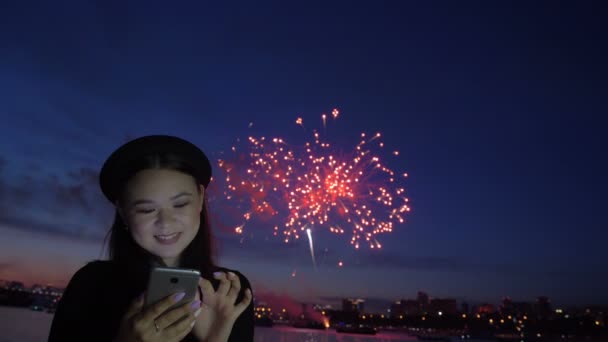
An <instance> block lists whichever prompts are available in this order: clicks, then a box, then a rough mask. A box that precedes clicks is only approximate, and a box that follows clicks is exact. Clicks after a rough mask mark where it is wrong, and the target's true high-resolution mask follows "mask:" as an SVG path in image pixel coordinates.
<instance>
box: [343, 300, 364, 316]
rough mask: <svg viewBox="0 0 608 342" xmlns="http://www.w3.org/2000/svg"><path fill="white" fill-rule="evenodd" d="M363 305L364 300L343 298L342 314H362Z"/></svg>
mask: <svg viewBox="0 0 608 342" xmlns="http://www.w3.org/2000/svg"><path fill="white" fill-rule="evenodd" d="M364 304H365V300H364V299H360V298H357V299H351V298H345V299H343V300H342V311H344V312H358V313H363V312H364Z"/></svg>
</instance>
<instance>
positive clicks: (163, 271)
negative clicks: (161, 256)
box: [144, 266, 201, 311]
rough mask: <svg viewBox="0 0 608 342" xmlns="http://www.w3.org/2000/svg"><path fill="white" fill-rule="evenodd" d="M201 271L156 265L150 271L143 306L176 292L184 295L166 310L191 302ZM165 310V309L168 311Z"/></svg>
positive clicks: (194, 295) (196, 289)
mask: <svg viewBox="0 0 608 342" xmlns="http://www.w3.org/2000/svg"><path fill="white" fill-rule="evenodd" d="M200 277H201V273H200V272H199V271H198V270H194V269H186V268H175V267H160V266H156V267H154V268H153V269H152V271H151V272H150V278H149V280H148V289H147V290H146V296H145V299H144V307H145V308H147V307H149V306H150V305H152V304H154V303H157V302H158V301H160V300H161V299H164V298H165V297H167V296H170V295H172V294H175V293H178V292H184V293H186V295H185V296H184V298H182V299H181V300H180V301H179V302H177V303H175V304H174V305H172V306H171V307H170V308H169V309H168V310H171V309H174V308H176V307H178V306H182V305H184V304H186V303H188V302H191V301H193V300H194V298H195V297H196V292H197V291H198V281H199V278H200ZM168 310H167V311H168Z"/></svg>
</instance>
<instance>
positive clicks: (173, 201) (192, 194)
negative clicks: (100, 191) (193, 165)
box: [119, 169, 204, 266]
mask: <svg viewBox="0 0 608 342" xmlns="http://www.w3.org/2000/svg"><path fill="white" fill-rule="evenodd" d="M203 196H204V187H203V186H201V185H198V184H197V182H196V181H195V179H194V177H192V176H190V175H188V174H185V173H182V172H179V171H175V170H157V169H149V170H142V171H140V172H138V173H137V174H135V176H133V177H132V178H131V179H130V180H129V182H128V183H127V185H126V189H125V196H124V197H123V198H124V201H123V202H124V203H120V204H119V211H120V213H121V215H122V218H123V220H124V221H125V222H126V224H127V225H128V227H129V232H130V233H131V236H132V237H133V239H134V240H135V242H137V244H139V245H140V246H141V247H142V248H144V249H146V250H147V251H148V252H150V253H152V254H154V255H157V256H159V257H160V258H162V259H163V261H164V262H165V263H166V264H167V265H168V266H177V264H178V261H179V256H180V255H181V253H182V251H183V250H184V249H185V248H186V247H187V246H188V244H190V242H191V241H192V239H194V237H195V236H196V233H197V232H198V229H199V224H200V213H201V210H202V208H203Z"/></svg>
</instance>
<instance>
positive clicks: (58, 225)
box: [0, 163, 113, 240]
mask: <svg viewBox="0 0 608 342" xmlns="http://www.w3.org/2000/svg"><path fill="white" fill-rule="evenodd" d="M4 165H6V163H4ZM2 167H4V166H2ZM24 172H25V174H22V175H21V176H20V178H17V179H8V177H7V176H5V175H4V174H3V173H1V172H0V224H3V225H9V226H12V227H15V228H19V229H24V230H29V231H37V232H41V233H45V234H52V235H58V236H63V237H70V238H75V239H83V240H97V239H99V238H100V237H102V236H105V228H109V224H110V223H111V220H112V218H113V210H112V207H111V206H110V205H109V204H106V202H107V201H106V200H105V198H103V196H102V195H101V193H100V191H99V190H98V185H97V172H96V171H95V170H92V169H90V168H79V169H76V170H74V171H70V172H68V173H67V174H64V175H61V176H57V175H50V176H43V175H42V174H40V173H38V172H34V173H27V172H29V170H26V171H24ZM102 227H103V228H102Z"/></svg>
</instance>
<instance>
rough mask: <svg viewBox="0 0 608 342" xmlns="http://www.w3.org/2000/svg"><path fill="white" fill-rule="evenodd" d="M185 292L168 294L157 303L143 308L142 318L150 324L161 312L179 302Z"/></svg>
mask: <svg viewBox="0 0 608 342" xmlns="http://www.w3.org/2000/svg"><path fill="white" fill-rule="evenodd" d="M185 295H186V294H185V293H184V292H179V293H176V294H173V295H170V296H167V297H165V298H163V299H162V300H160V301H159V302H158V303H154V304H152V306H150V308H148V309H147V310H145V312H144V315H143V319H144V320H145V321H146V322H147V323H148V324H150V325H152V322H153V321H154V320H155V319H156V318H157V317H159V316H160V315H162V314H163V312H165V311H167V309H169V308H170V307H171V306H172V305H173V304H175V303H177V302H179V301H180V300H181V299H182V298H184V296H185Z"/></svg>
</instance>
